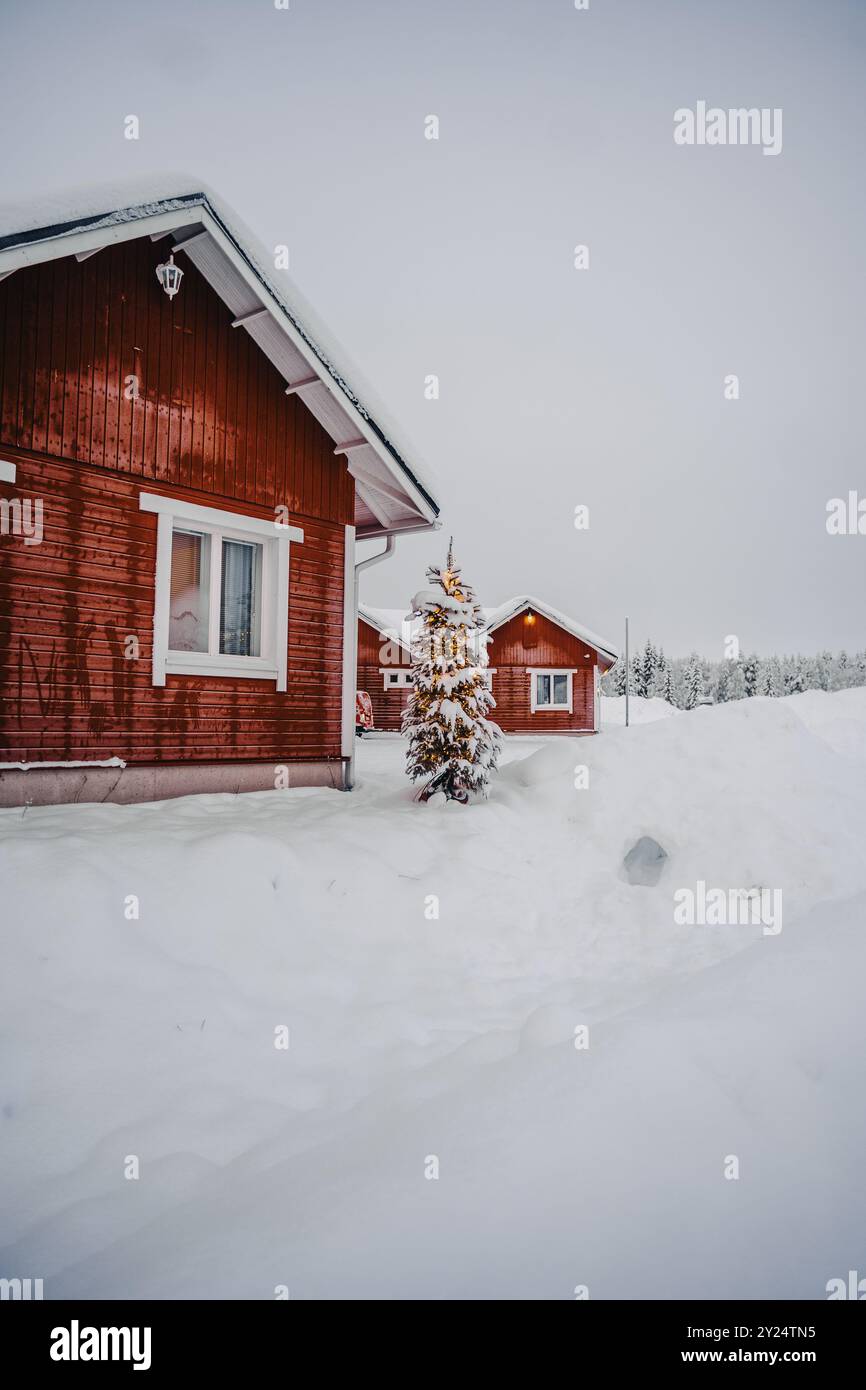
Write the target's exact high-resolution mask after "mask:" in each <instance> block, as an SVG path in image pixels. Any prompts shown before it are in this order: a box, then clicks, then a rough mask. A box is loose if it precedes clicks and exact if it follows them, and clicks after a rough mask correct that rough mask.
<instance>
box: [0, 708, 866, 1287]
mask: <svg viewBox="0 0 866 1390" xmlns="http://www.w3.org/2000/svg"><path fill="white" fill-rule="evenodd" d="M606 703H614V702H606ZM632 704H633V706H635V707H636V709H637V715H638V716H641V715H647V716H651V715H652V714H653V711H652V710H651V709H649V708H647V709H642V708H641V705H640V702H638V701H633V702H632ZM607 722H608V723H609V724H611V727H609V728H608V731H607V732H606V733H605V734H604V735H602V736H601V737H600V738H597V739H575V740H570V739H568V740H563V739H548V740H543V741H540V742H538V743H537V744H536V743H533V741H531V740H524V739H515V740H508V741H507V744H506V748H507V765H506V766H505V767H504V768H503V769H502V771H501V772H500V773H499V775H498V777H497V778H496V780H495V782H494V785H493V791H492V795H491V798H490V801H489V802H487V803H484V804H479V805H474V806H471V807H468V808H462V807H457V806H453V805H446V806H444V807H436V806H433V805H430V806H422V805H419V804H417V803H414V802H413V801H412V800H411V795H412V793H411V788H410V786H409V784H408V782H407V780H406V779H405V777H404V776H403V775H402V768H401V760H402V756H403V753H404V747H405V746H404V745H403V743H402V740H400V739H399V738H396V737H394V738H390V739H389V738H380V739H369V740H366V739H365V740H364V741H363V742H362V743H361V745H360V747H359V750H358V753H359V759H358V761H359V774H360V785H359V787H358V789H357V791H356V792H355V793H353V794H352V795H351V796H345V795H343V794H341V793H336V792H331V791H328V790H324V789H321V790H310V791H283V792H273V793H257V794H253V795H246V796H243V797H238V798H234V797H229V796H210V797H191V798H185V799H183V800H179V801H175V802H170V803H166V804H160V805H152V806H141V807H116V806H104V807H100V806H81V807H65V808H38V809H36V808H31V809H29V810H27V811H26V812H24V813H22V812H20V811H19V812H15V811H13V812H4V813H2V815H0V835H2V837H3V843H2V884H3V894H4V903H5V906H6V911H5V912H4V916H3V929H2V930H3V959H4V971H3V976H2V982H0V1006H2V1014H0V1016H2V1036H0V1055H2V1064H0V1142H2V1172H3V1194H2V1199H0V1200H2V1213H0V1275H5V1276H7V1277H13V1276H15V1275H18V1276H22V1277H23V1276H30V1277H42V1278H44V1279H45V1281H46V1282H45V1288H46V1296H47V1297H52V1296H55V1297H59V1296H63V1295H84V1296H113V1297H118V1296H120V1297H123V1296H133V1295H152V1296H157V1297H159V1296H170V1297H194V1296H217V1295H224V1296H246V1297H263V1298H269V1297H273V1293H274V1287H275V1286H276V1285H278V1284H285V1285H288V1286H289V1288H290V1290H291V1294H292V1297H297V1298H304V1297H341V1296H342V1297H345V1296H364V1295H370V1296H384V1297H413V1296H418V1297H447V1296H458V1297H475V1296H494V1297H521V1296H529V1297H545V1298H547V1297H550V1298H570V1297H573V1289H574V1288H575V1286H576V1285H579V1284H586V1285H588V1286H589V1290H590V1294H591V1296H593V1297H636V1296H644V1295H647V1294H649V1295H651V1296H652V1295H656V1296H674V1297H711V1296H722V1297H724V1296H727V1295H730V1296H746V1297H766V1296H779V1297H817V1298H820V1297H822V1296H825V1295H824V1288H825V1285H826V1282H827V1280H828V1279H830V1278H833V1277H836V1276H844V1275H845V1274H846V1273H847V1270H848V1269H849V1268H857V1267H862V1263H863V1258H864V1257H863V1248H864V1231H866V1221H864V1217H866V1199H864V1196H863V1193H862V1180H861V1174H862V1170H863V1163H864V1158H866V1129H864V1119H863V1107H862V1094H863V1081H864V1070H866V1067H864V1058H863V1048H862V1040H861V1034H862V1009H863V993H864V985H863V981H864V978H866V968H864V967H866V946H864V936H863V916H864V906H866V856H864V853H863V842H864V830H866V778H864V770H866V767H864V764H866V691H864V690H851V691H843V692H840V693H838V694H834V695H823V694H821V693H819V692H809V693H808V694H806V695H802V696H795V697H791V698H789V699H784V700H751V701H742V702H739V703H738V704H735V705H727V706H720V707H717V708H702V709H698V710H696V711H693V712H691V713H688V714H682V713H680V714H677V715H676V716H675V717H672V718H668V719H655V720H650V721H649V722H639V719H638V718H636V720H635V727H633V728H631V729H628V730H626V729H623V728H616V727H613V726H612V725H613V721H612V720H608V721H607ZM584 766H585V767H586V768H587V769H588V772H589V786H588V788H581V789H578V788H576V786H575V781H576V779H577V780H578V781H582V780H583V776H582V774H580V773H579V771H577V772H576V770H579V769H580V768H581V767H584ZM642 834H649V835H652V836H653V837H654V838H656V839H657V840H659V842H660V843H661V844H662V845H663V846H664V847H665V849H666V850H667V852H668V854H669V856H670V858H669V861H668V864H667V866H666V868H665V871H664V873H663V874H662V878H661V881H660V883H659V884H658V885H657V886H656V887H654V888H645V887H637V886H632V885H630V884H629V883H628V882H627V881H626V879H625V876H624V873H623V871H622V857H623V854H624V853H625V851H626V850H627V849H628V848H629V847H630V845H632V844H633V843H634V841H635V840H636V839H638V838H639V836H640V835H642ZM698 879H702V880H704V881H705V882H707V883H708V884H712V885H719V886H722V887H725V888H729V887H741V888H752V887H755V886H763V887H771V888H780V889H781V890H782V893H783V897H784V907H785V911H784V929H783V931H782V932H781V934H780V935H779V936H778V937H767V936H764V935H762V932H761V929H760V927H759V926H757V927H710V926H692V927H679V926H675V925H674V922H673V907H672V903H673V892H674V891H675V889H676V888H678V887H684V886H685V887H688V886H691V887H694V885H695V883H696V881H697V880H698ZM130 895H135V896H136V897H137V898H138V900H139V917H138V920H127V916H126V915H125V911H128V910H129V909H128V908H127V907H125V904H126V900H127V899H128V898H129V896H130ZM431 895H435V896H436V897H437V898H438V906H439V916H438V919H437V918H435V917H432V916H430V915H425V913H426V914H429V913H430V911H431V908H430V898H431ZM281 1025H286V1026H287V1027H288V1028H289V1030H290V1047H289V1049H288V1051H283V1050H278V1049H277V1048H276V1047H275V1046H274V1039H275V1029H277V1028H279V1027H280V1026H281ZM582 1025H588V1026H589V1044H590V1045H589V1048H588V1049H587V1050H577V1049H576V1048H575V1046H574V1032H575V1028H579V1027H581V1026H582ZM129 1155H136V1156H137V1157H138V1159H139V1162H140V1178H139V1179H138V1180H137V1181H130V1180H127V1179H126V1178H125V1177H124V1164H125V1162H126V1159H127V1156H129ZM432 1155H435V1156H437V1158H438V1160H439V1164H440V1176H439V1178H438V1180H434V1181H430V1180H428V1179H427V1178H425V1162H426V1161H427V1160H428V1159H429V1157H430V1156H432ZM729 1155H736V1156H737V1157H738V1158H739V1160H740V1165H741V1175H740V1178H739V1180H738V1181H728V1180H726V1179H725V1177H724V1174H723V1166H724V1162H725V1160H726V1158H727V1156H729ZM427 1166H428V1168H429V1163H428V1165H427ZM858 1261H859V1265H858Z"/></svg>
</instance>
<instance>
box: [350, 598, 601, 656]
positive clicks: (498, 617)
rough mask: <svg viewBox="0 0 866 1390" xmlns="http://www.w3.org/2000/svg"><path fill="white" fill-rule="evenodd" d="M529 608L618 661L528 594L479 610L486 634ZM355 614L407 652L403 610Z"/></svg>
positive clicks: (365, 608) (361, 609)
mask: <svg viewBox="0 0 866 1390" xmlns="http://www.w3.org/2000/svg"><path fill="white" fill-rule="evenodd" d="M530 608H531V609H532V611H533V613H541V614H542V615H543V616H544V617H545V618H549V619H550V621H551V622H552V623H556V625H557V627H561V628H563V629H564V631H565V632H570V633H571V635H572V637H577V638H578V639H579V640H580V641H581V642H585V643H586V645H587V646H588V647H592V648H593V650H594V651H597V652H598V653H599V654H600V655H601V656H604V657H607V658H608V659H609V660H610V661H611V663H613V662H614V661H616V660H618V658H619V651H618V650H617V648H616V647H615V646H614V645H613V643H612V642H608V641H607V640H606V639H605V638H603V637H599V635H598V633H596V632H592V631H591V630H590V629H589V628H588V627H584V626H583V624H582V623H577V622H575V620H574V618H569V617H568V616H567V614H565V613H560V611H559V609H557V608H553V607H551V605H550V604H549V603H542V602H541V600H540V599H537V598H534V597H533V596H532V594H517V595H515V597H514V598H509V599H506V600H505V602H504V603H500V604H499V605H498V607H496V608H482V610H481V617H482V621H483V623H484V627H485V629H486V631H487V632H494V631H495V630H496V628H498V627H502V626H503V624H504V623H507V622H509V621H510V620H511V619H512V618H516V617H517V615H518V614H519V613H525V612H526V611H527V609H530ZM358 615H359V617H361V618H363V619H364V621H365V622H367V623H369V624H370V626H371V627H374V628H375V629H376V631H377V632H379V633H381V634H382V635H383V636H385V637H388V638H390V639H392V640H394V641H397V642H399V643H400V644H401V645H402V646H404V647H405V648H406V649H407V651H408V649H409V645H410V642H411V634H412V630H413V627H414V626H415V623H413V622H412V621H411V620H410V619H409V616H408V614H407V611H406V609H405V608H372V607H371V606H370V605H369V604H366V603H359V604H358ZM416 621H417V620H416Z"/></svg>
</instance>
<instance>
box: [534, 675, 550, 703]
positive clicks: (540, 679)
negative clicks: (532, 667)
mask: <svg viewBox="0 0 866 1390" xmlns="http://www.w3.org/2000/svg"><path fill="white" fill-rule="evenodd" d="M535 681H536V686H535V703H536V704H537V705H549V704H550V676H536V677H535Z"/></svg>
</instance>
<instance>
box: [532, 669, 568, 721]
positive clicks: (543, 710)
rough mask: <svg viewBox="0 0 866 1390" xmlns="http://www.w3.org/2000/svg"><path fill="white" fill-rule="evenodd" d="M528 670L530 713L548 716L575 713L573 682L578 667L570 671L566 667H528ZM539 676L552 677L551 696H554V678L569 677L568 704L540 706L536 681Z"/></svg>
mask: <svg viewBox="0 0 866 1390" xmlns="http://www.w3.org/2000/svg"><path fill="white" fill-rule="evenodd" d="M526 669H527V673H528V675H529V704H530V711H531V713H532V714H548V713H558V714H573V713H574V694H573V692H574V681H573V677H574V673H575V671H576V670H577V667H576V666H572V667H570V668H568V669H566V668H564V667H561V666H559V667H557V666H527V668H526ZM537 676H550V693H551V695H552V694H553V677H554V676H567V677H568V702H567V703H566V704H564V705H553V704H550V705H539V704H538V703H537V701H536V694H537V691H538V681H537V680H536V677H537Z"/></svg>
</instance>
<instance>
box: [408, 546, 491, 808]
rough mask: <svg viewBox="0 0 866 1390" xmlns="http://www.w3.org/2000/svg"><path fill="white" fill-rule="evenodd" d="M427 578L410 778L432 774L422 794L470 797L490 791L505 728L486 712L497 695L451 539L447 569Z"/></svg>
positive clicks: (416, 662) (415, 606)
mask: <svg viewBox="0 0 866 1390" xmlns="http://www.w3.org/2000/svg"><path fill="white" fill-rule="evenodd" d="M427 579H428V581H429V583H430V585H431V588H429V589H422V590H421V591H420V592H419V593H417V594H416V595H415V597H414V598H413V600H412V616H413V617H414V618H420V619H421V622H420V625H419V627H418V631H417V632H416V634H415V637H414V638H413V641H412V676H413V682H414V684H413V689H412V693H411V695H410V696H409V701H408V703H407V705H406V709H405V711H404V713H403V732H404V734H406V736H407V738H408V740H409V750H408V753H407V755H406V771H407V773H408V775H409V776H410V777H411V778H412V780H413V782H414V781H417V780H418V779H420V778H422V777H424V778H427V779H428V780H427V782H426V785H425V786H424V788H423V790H422V792H421V798H422V799H423V800H425V801H426V800H427V799H428V798H429V797H430V796H432V795H433V794H434V793H435V792H443V793H444V794H445V796H446V797H447V798H448V799H449V800H452V801H462V802H465V801H468V799H469V793H470V792H479V793H481V794H482V795H483V796H486V795H487V793H488V790H489V785H488V784H489V780H490V774H491V772H493V771H494V770H495V768H496V765H497V763H498V761H499V754H500V752H501V748H502V733H501V730H500V728H499V726H498V724H494V723H493V722H492V720H490V719H488V718H487V715H488V712H489V711H490V710H491V709H492V708H493V707H494V706H495V704H496V701H495V700H494V698H493V696H492V694H491V693H490V683H489V679H488V676H487V672H486V670H485V667H486V666H487V645H486V642H485V640H484V635H483V622H482V619H481V609H480V608H479V606H478V603H477V602H476V599H475V594H474V593H473V591H472V589H471V588H470V587H469V585H468V584H464V583H463V581H462V580H461V578H460V570H459V568H458V567H457V566H456V565H455V564H454V556H453V548H452V545H450V544H449V546H448V558H447V561H446V566H445V569H444V570H439V569H435V568H430V569H428V571H427ZM433 586H435V587H433Z"/></svg>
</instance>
